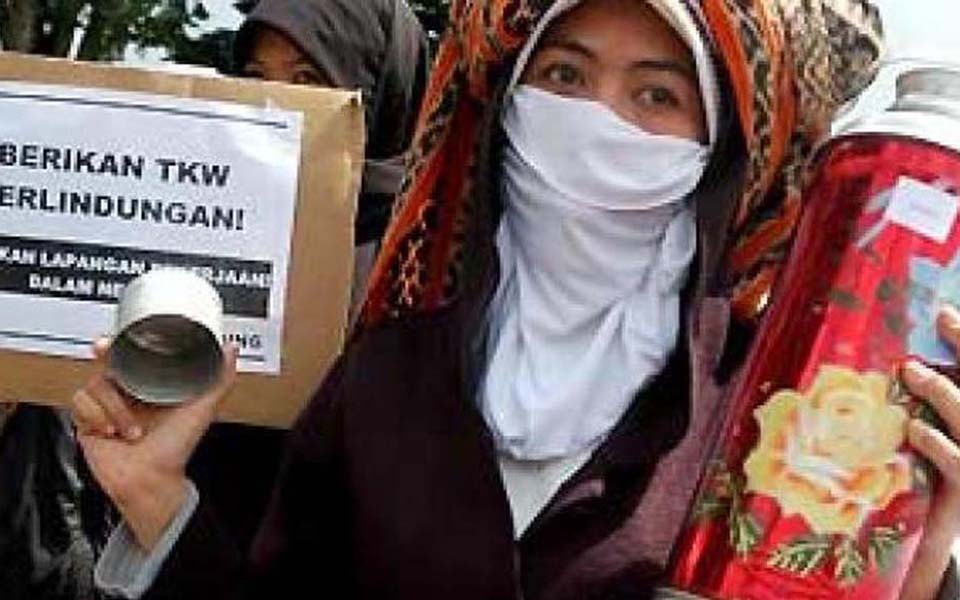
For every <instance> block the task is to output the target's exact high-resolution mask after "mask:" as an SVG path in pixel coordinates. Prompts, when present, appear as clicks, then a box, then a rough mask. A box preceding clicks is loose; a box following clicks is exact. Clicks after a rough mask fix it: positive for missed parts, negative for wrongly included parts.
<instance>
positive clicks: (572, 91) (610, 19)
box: [523, 0, 706, 141]
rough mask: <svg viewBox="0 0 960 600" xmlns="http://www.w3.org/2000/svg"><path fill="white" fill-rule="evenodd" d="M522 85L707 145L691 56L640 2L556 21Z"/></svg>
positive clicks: (591, 6)
mask: <svg viewBox="0 0 960 600" xmlns="http://www.w3.org/2000/svg"><path fill="white" fill-rule="evenodd" d="M523 83H526V84H529V85H533V86H535V87H538V88H541V89H543V90H546V91H548V92H552V93H555V94H559V95H561V96H569V97H574V98H583V99H591V100H595V101H597V102H602V103H603V104H605V105H607V106H609V107H610V108H611V109H612V110H613V111H614V112H616V113H617V114H618V115H620V117H621V118H623V119H626V120H627V121H629V122H631V123H633V124H635V125H637V126H638V127H640V128H642V129H643V130H645V131H648V132H650V133H655V134H660V135H674V136H678V137H683V138H688V139H691V140H698V141H705V139H706V126H705V123H704V111H703V104H702V100H701V98H700V85H699V82H698V79H697V70H696V66H695V64H694V61H693V58H692V56H691V55H690V51H689V49H688V48H687V46H686V44H684V42H683V41H682V40H681V39H680V38H679V37H678V36H677V34H676V33H675V32H674V31H673V29H672V28H671V27H670V26H669V25H668V24H667V23H666V22H665V21H663V20H662V19H661V18H660V17H659V15H657V13H656V12H655V11H654V10H653V9H652V8H650V7H649V6H648V5H647V3H646V2H644V1H642V0H589V1H586V2H584V3H583V4H582V5H580V6H579V7H577V8H576V9H574V10H572V11H571V12H569V13H568V14H566V15H564V16H563V17H561V18H559V19H558V20H557V21H556V22H554V23H553V24H552V25H551V26H550V28H549V29H548V30H547V31H546V33H545V35H544V37H543V39H542V40H541V42H540V44H539V46H537V49H536V51H535V52H534V54H533V57H532V59H531V61H530V64H529V65H528V66H527V69H526V71H525V72H524V74H523Z"/></svg>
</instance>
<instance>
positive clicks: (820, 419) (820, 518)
mask: <svg viewBox="0 0 960 600" xmlns="http://www.w3.org/2000/svg"><path fill="white" fill-rule="evenodd" d="M889 387H890V379H889V378H888V377H887V376H885V375H883V374H881V373H876V372H869V373H863V374H860V373H857V372H856V371H853V370H851V369H847V368H844V367H838V366H829V365H825V366H823V367H821V369H820V371H819V372H818V374H817V376H816V378H815V380H814V382H813V383H812V385H811V386H810V389H809V390H808V391H807V392H806V393H805V394H802V393H799V392H797V391H794V390H783V391H780V392H777V393H776V394H774V395H773V396H772V397H771V398H770V400H769V401H768V402H767V403H766V404H764V405H763V406H760V407H759V408H757V409H756V410H755V411H754V417H755V418H756V420H757V422H758V423H759V425H760V440H759V442H758V444H757V447H756V448H755V449H754V451H753V452H752V453H751V455H750V457H749V458H748V459H747V461H746V463H745V465H744V471H745V473H746V476H747V489H748V490H750V491H753V492H757V493H761V494H765V495H767V496H770V497H772V498H774V499H775V500H777V501H778V503H779V504H780V507H781V508H782V509H783V511H784V513H785V514H787V515H792V514H799V515H800V516H802V517H803V518H804V519H805V520H806V522H807V524H808V525H809V526H810V528H811V529H812V530H813V532H814V533H817V534H828V533H838V534H846V535H849V536H855V535H856V533H857V531H858V530H859V529H860V527H861V526H862V525H863V523H864V521H865V520H866V518H867V516H868V515H869V514H870V513H871V512H872V511H876V510H882V509H883V508H885V507H886V506H887V505H888V504H889V503H890V501H891V500H893V498H894V497H896V496H897V494H899V493H901V492H905V491H908V490H909V489H910V487H911V469H910V461H909V458H908V457H906V456H904V455H901V454H899V453H898V452H897V449H898V448H899V447H900V446H901V444H902V443H903V441H904V436H905V427H906V422H907V412H906V410H905V409H904V408H903V407H901V406H896V405H893V404H890V403H889V401H888V398H887V395H888V391H889Z"/></svg>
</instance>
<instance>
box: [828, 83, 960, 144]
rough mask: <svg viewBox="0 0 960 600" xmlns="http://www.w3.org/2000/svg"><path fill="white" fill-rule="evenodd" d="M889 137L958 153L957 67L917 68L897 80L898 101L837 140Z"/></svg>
mask: <svg viewBox="0 0 960 600" xmlns="http://www.w3.org/2000/svg"><path fill="white" fill-rule="evenodd" d="M860 135H891V136H896V137H901V138H903V137H906V138H912V139H916V140H922V141H926V142H931V143H934V144H938V145H940V146H944V147H946V148H950V149H952V150H955V151H960V65H957V66H956V67H948V66H917V67H914V68H912V69H910V70H908V71H906V72H904V73H903V74H901V75H900V77H899V78H898V79H897V100H896V102H895V103H894V104H893V106H891V107H889V108H888V109H886V110H883V111H878V112H874V113H871V114H868V115H865V116H864V117H861V118H860V119H857V120H855V121H853V122H852V123H850V124H849V125H848V126H846V127H844V128H843V129H842V130H840V131H839V132H837V137H838V138H845V137H848V136H860Z"/></svg>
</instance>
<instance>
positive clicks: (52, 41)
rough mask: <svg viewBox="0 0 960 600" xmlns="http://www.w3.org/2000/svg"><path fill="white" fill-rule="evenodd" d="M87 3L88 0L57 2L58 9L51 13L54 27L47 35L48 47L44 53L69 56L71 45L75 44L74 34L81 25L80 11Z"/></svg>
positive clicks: (62, 0)
mask: <svg viewBox="0 0 960 600" xmlns="http://www.w3.org/2000/svg"><path fill="white" fill-rule="evenodd" d="M86 5H87V2H86V0H60V2H57V3H56V6H57V8H56V11H55V13H54V14H53V15H51V19H50V20H51V23H52V25H53V27H52V28H51V30H50V35H48V36H46V37H47V48H46V51H45V52H44V54H46V55H48V56H67V54H69V53H70V46H72V45H73V36H74V34H75V32H76V29H77V27H78V26H79V25H80V23H79V22H78V21H79V19H80V13H81V12H82V11H83V9H84V7H85V6H86Z"/></svg>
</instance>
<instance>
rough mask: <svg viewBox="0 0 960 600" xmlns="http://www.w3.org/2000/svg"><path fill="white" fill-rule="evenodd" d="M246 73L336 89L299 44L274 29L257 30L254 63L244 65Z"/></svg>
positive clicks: (253, 51)
mask: <svg viewBox="0 0 960 600" xmlns="http://www.w3.org/2000/svg"><path fill="white" fill-rule="evenodd" d="M243 73H244V75H246V76H247V77H256V78H257V79H264V80H266V81H282V82H284V83H295V84H299V85H319V86H325V87H334V86H333V84H332V83H331V82H330V80H329V78H327V77H326V76H324V74H323V73H321V72H320V70H319V69H317V67H316V66H315V65H314V64H313V62H312V61H311V60H310V58H309V57H307V56H306V55H305V54H304V53H303V52H301V51H300V49H299V48H298V47H297V46H296V44H294V43H293V42H291V41H290V39H289V38H288V37H287V36H285V35H284V34H282V33H280V32H279V31H277V30H275V29H272V28H270V27H259V28H258V29H257V34H256V37H255V38H254V41H253V50H252V51H251V52H250V61H249V62H248V63H247V64H246V65H244V67H243Z"/></svg>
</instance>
